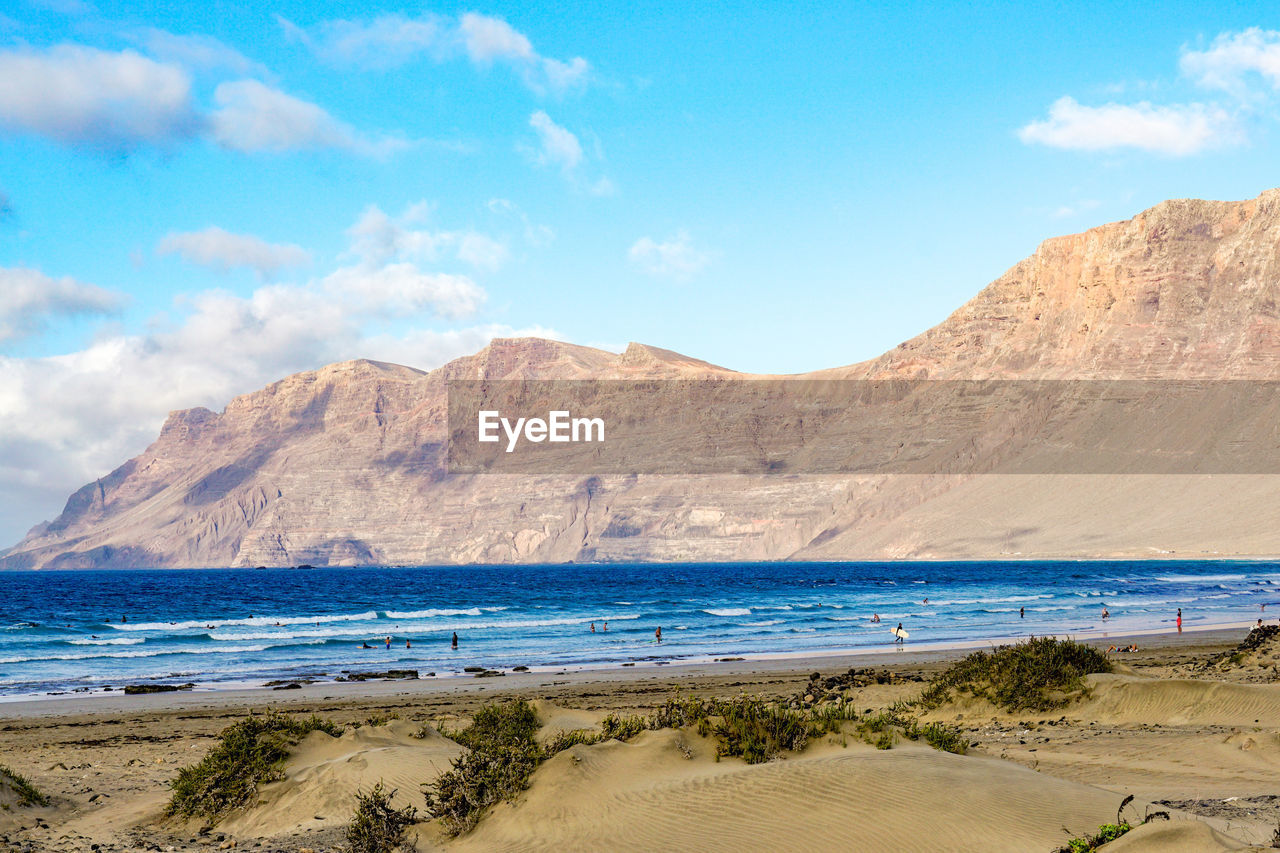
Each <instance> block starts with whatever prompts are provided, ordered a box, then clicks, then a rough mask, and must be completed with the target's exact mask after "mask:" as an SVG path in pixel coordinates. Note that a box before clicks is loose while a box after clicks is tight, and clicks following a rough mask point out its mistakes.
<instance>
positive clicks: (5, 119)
mask: <svg viewBox="0 0 1280 853" xmlns="http://www.w3.org/2000/svg"><path fill="white" fill-rule="evenodd" d="M1277 29H1280V20H1277V19H1276V16H1275V14H1274V12H1273V11H1272V10H1270V9H1269V8H1268V7H1265V6H1261V5H1259V4H1238V3H1233V4H1205V3H1195V4H1191V3H1186V4H1170V3H1160V4H1154V3H1151V4H1135V3H1123V4H1119V3H1117V4H1093V5H1090V6H1080V7H1075V8H1066V7H1063V6H1061V5H1058V4H1043V5H1038V6H1029V5H1028V4H1003V5H996V4H981V5H975V6H973V7H969V6H962V5H959V4H952V5H941V4H909V3H904V4H883V5H880V6H872V5H862V4H847V5H844V6H832V5H830V4H812V5H798V4H793V3H787V4H782V3H778V4H768V5H763V4H752V7H751V8H746V7H745V6H744V5H743V4H673V3H667V4H645V5H643V6H641V7H635V8H633V7H629V6H628V7H623V6H617V7H615V8H613V9H608V8H601V6H600V4H586V3H583V4H567V3H566V4H557V5H556V6H555V7H554V8H551V9H548V8H547V7H541V8H537V7H534V6H531V5H530V4H514V3H486V4H484V5H463V6H444V5H440V6H435V5H415V6H396V5H386V6H383V5H365V4H357V3H323V2H306V3H302V2H282V3H274V4H155V5H150V4H143V3H108V2H96V3H91V2H87V0H43V2H22V0H18V2H16V3H10V4H7V5H6V6H5V7H4V9H3V12H0V193H3V201H4V203H3V205H2V208H3V212H2V213H0V508H2V509H4V510H5V511H4V512H3V513H0V515H3V516H4V519H5V520H4V521H0V542H3V543H7V542H10V541H13V540H15V539H16V538H17V537H18V536H19V535H20V534H21V533H22V532H23V531H24V530H25V529H26V527H28V526H30V524H32V523H34V522H36V521H39V520H40V519H41V518H48V517H51V516H52V515H54V514H56V512H57V511H58V510H59V509H60V508H61V504H62V502H63V501H64V500H65V497H66V495H67V494H68V493H69V492H70V491H71V490H72V489H74V488H76V487H77V486H79V485H80V484H82V483H83V482H85V481H87V480H88V479H90V478H92V477H95V476H99V475H101V474H103V473H105V472H106V471H108V470H110V469H111V468H112V467H114V466H115V465H116V464H118V463H120V462H121V461H123V460H124V459H125V458H127V457H128V456H131V455H133V454H136V453H137V452H139V451H140V450H141V449H142V448H143V447H145V446H146V444H147V443H148V442H149V441H150V440H151V439H152V438H153V437H154V435H155V432H156V430H157V428H158V427H159V425H160V423H161V422H162V421H163V419H164V416H165V414H166V413H167V412H168V411H169V410H170V409H173V408H185V407H189V406H194V405H206V406H210V407H212V408H221V406H222V405H224V404H225V403H226V401H227V399H229V397H230V396H232V395H234V394H236V393H242V392H245V391H250V390H254V389H256V388H258V387H260V386H261V385H263V384H265V383H266V382H268V381H271V380H274V379H276V378H279V377H280V376H283V375H285V374H287V373H289V372H293V371H296V370H302V369H307V368H312V367H317V366H320V365H321V364H324V363H327V362H331V361H336V360H341V359H345V358H351V357H357V356H366V357H372V358H380V359H386V360H392V361H399V362H402V363H407V364H412V365H414V366H418V367H424V368H429V367H435V366H438V365H439V364H441V363H443V362H444V361H446V360H448V359H449V358H453V357H456V356H458V355H462V354H466V353H468V352H473V351H475V350H477V349H479V348H480V347H481V346H483V345H484V343H485V342H486V341H487V340H488V339H489V338H490V337H492V336H494V335H512V334H543V335H550V336H556V337H560V338H564V339H566V340H571V341H574V342H576V343H583V344H591V345H599V346H605V347H610V348H620V347H622V346H624V345H625V344H626V342H628V341H632V340H637V341H642V342H645V343H650V344H655V345H658V346H663V347H668V348H671V349H675V350H678V351H681V352H684V353H687V354H689V355H693V356H697V357H700V358H705V359H708V360H710V361H713V362H716V363H720V364H723V365H726V366H729V367H734V368H738V369H742V370H749V371H757V372H796V371H802V370H810V369H816V368H821V367H830V366H835V365H840V364H848V363H852V362H856V361H859V360H862V359H865V358H870V357H872V356H875V355H877V354H879V353H880V352H882V351H884V350H886V349H888V348H890V347H892V346H893V345H895V344H897V343H898V342H900V341H901V340H903V339H905V338H908V337H910V336H912V335H914V334H916V333H918V332H920V331H922V330H923V329H925V328H927V327H928V326H930V325H932V324H934V323H936V322H938V321H939V320H941V319H942V318H943V317H945V316H946V315H947V314H948V313H949V312H950V311H951V310H953V309H954V308H955V307H957V306H958V305H960V304H961V303H962V302H964V301H965V300H966V299H968V298H969V297H970V296H972V295H973V294H974V293H976V292H977V291H978V290H979V289H980V288H981V287H982V286H983V285H985V284H986V283H988V282H989V281H990V280H992V279H994V278H995V277H997V276H998V275H999V274H1000V273H1001V272H1003V271H1004V270H1005V269H1007V268H1008V267H1010V266H1012V265H1013V264H1014V263H1015V262H1017V261H1018V260H1019V259H1020V258H1022V257H1024V256H1026V255H1027V254H1029V253H1030V252H1031V251H1033V250H1034V248H1035V246H1036V244H1037V243H1038V242H1039V241H1040V240H1042V239H1044V238H1046V237H1049V236H1052V235H1055V234H1061V233H1069V232H1074V231H1079V230H1083V229H1085V228H1087V227H1089V226H1091V225H1094V224H1097V223H1100V222H1105V221H1109V220H1115V219H1120V218H1126V217H1129V216H1132V215H1133V214H1134V213H1136V212H1138V211H1139V210H1142V209H1143V208H1145V207H1148V206H1150V205H1152V204H1155V203H1156V202H1158V201H1160V200H1162V199H1165V198H1171V197H1188V196H1191V197H1207V198H1226V199H1233V198H1247V197H1252V196H1254V195H1257V194H1258V193H1259V192H1260V191H1262V190H1263V189H1267V188H1269V187H1273V186H1276V185H1278V184H1280V174H1278V172H1280V166H1278V165H1277V164H1278V163H1280V160H1278V158H1277V156H1276V155H1277V153H1280V151H1278V147H1277V142H1276V132H1277V122H1276V115H1277V106H1278V104H1277V88H1278V87H1280V33H1277V32H1276V31H1275V30H1277Z"/></svg>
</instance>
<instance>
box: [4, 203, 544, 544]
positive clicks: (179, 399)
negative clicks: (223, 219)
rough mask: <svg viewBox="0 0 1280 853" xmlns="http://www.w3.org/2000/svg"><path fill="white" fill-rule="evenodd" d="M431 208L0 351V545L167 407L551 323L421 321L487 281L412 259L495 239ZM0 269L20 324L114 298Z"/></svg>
mask: <svg viewBox="0 0 1280 853" xmlns="http://www.w3.org/2000/svg"><path fill="white" fill-rule="evenodd" d="M429 214H430V211H429V209H428V207H427V206H426V205H425V204H418V205H413V206H411V207H410V208H408V209H407V210H406V211H405V212H404V213H403V214H402V215H401V216H400V217H398V218H397V219H392V218H390V217H387V216H385V214H382V213H381V211H380V210H378V209H377V208H370V209H369V210H367V211H365V213H364V214H363V215H362V216H361V217H360V219H359V221H358V222H357V223H356V226H354V227H353V228H352V229H351V232H350V238H351V241H352V245H351V249H350V251H349V252H348V255H347V261H349V263H347V265H345V266H341V267H339V268H337V269H334V270H332V271H330V272H328V273H327V274H326V275H323V276H321V277H318V278H316V279H313V280H311V281H309V282H306V283H303V284H267V285H262V286H259V287H258V288H257V289H255V290H254V291H253V292H252V293H250V294H249V295H247V296H240V295H237V294H234V293H230V292H227V291H225V290H206V291H201V292H198V293H196V294H194V295H191V296H189V297H185V298H182V299H179V300H178V303H177V306H176V307H177V309H178V311H177V315H178V316H177V319H175V320H172V321H170V320H163V319H161V320H156V321H155V322H154V323H153V325H152V327H151V328H150V330H149V331H148V332H146V333H144V334H136V335H125V334H102V335H99V337H98V338H97V339H95V341H94V343H93V344H92V345H90V346H89V347H87V348H86V349H84V350H81V351H79V352H74V353H70V354H67V355H60V356H54V357H47V358H6V357H3V356H0V500H3V501H6V503H5V505H6V506H14V507H18V506H21V507H22V510H23V511H22V512H21V513H10V514H8V515H6V516H4V517H3V518H0V547H3V546H4V545H6V544H8V542H6V541H3V540H5V539H7V540H9V541H16V539H17V538H18V537H19V536H20V535H21V534H22V533H23V532H25V529H26V528H27V527H29V526H30V525H31V524H34V523H35V522H36V521H38V520H39V519H40V518H50V517H52V516H54V515H56V514H57V512H58V510H59V509H60V508H61V506H62V502H63V501H65V499H66V497H67V495H69V494H70V493H71V492H72V491H73V490H75V489H76V488H78V487H80V486H81V485H83V484H84V483H85V482H88V481H90V480H91V479H93V478H95V477H100V476H102V475H103V474H105V473H106V472H107V471H109V470H111V469H112V468H113V467H115V466H116V465H119V464H120V463H122V462H123V461H125V460H126V459H128V458H129V457H130V456H133V455H135V454H137V453H138V452H140V451H141V450H142V449H143V448H144V447H146V446H147V444H149V443H150V442H151V441H153V440H154V439H155V435H156V432H157V430H158V429H159V427H160V425H161V423H163V421H164V418H165V415H166V413H168V412H169V411H170V410H173V409H179V408H190V407H193V406H207V407H209V408H212V409H220V408H221V407H222V406H224V405H225V404H226V402H227V401H228V399H229V398H230V397H231V396H233V395H234V394H239V393H244V392H247V391H252V390H255V389H257V388H260V387H262V386H263V385H265V384H266V383H268V382H272V381H274V380H277V379H279V378H281V377H283V376H286V375H288V374H290V373H295V372H297V371H300V370H309V369H314V368H316V367H319V366H321V365H324V364H329V363H332V362H336V361H343V360H346V359H351V358H374V359H379V360H384V361H393V362H398V363H401V364H409V365H411V366H414V367H419V368H431V367H436V366H439V365H440V364H443V363H444V362H446V361H448V360H450V359H453V358H456V357H458V356H462V355H466V354H469V353H473V352H475V351H476V350H478V349H480V348H481V347H483V346H484V345H485V344H486V343H488V341H489V340H490V339H492V338H494V337H511V336H521V335H539V336H543V337H559V336H558V335H557V334H556V333H555V332H554V331H552V330H548V329H543V328H537V327H534V328H525V329H516V328H511V327H509V326H505V325H494V324H484V323H480V324H474V325H469V326H462V327H455V328H448V327H446V328H443V329H433V328H431V327H430V325H429V323H430V322H431V320H432V318H445V319H446V320H456V319H457V318H461V317H466V316H469V315H473V314H475V312H477V311H478V310H479V309H480V307H481V306H482V305H483V304H484V302H485V299H486V294H485V292H484V290H483V288H481V287H480V285H478V284H477V283H476V282H475V281H473V280H472V279H471V278H470V277H469V276H466V275H460V274H456V273H445V272H438V271H432V270H427V269H423V268H421V267H420V266H419V262H420V261H422V260H425V259H427V258H428V257H440V258H444V257H446V256H447V257H449V258H454V259H457V260H460V261H461V262H463V263H470V262H476V263H479V262H480V259H481V258H486V257H487V256H488V254H489V253H494V252H497V251H498V250H497V249H495V248H494V246H497V245H500V244H499V243H498V242H497V241H496V240H492V238H488V237H486V235H482V234H479V233H478V232H472V231H465V230H460V231H438V232H428V231H426V230H425V229H420V228H419V229H415V228H414V227H413V226H415V225H417V224H421V223H422V222H423V221H424V220H426V219H427V218H428V217H429ZM423 235H429V236H430V239H427V237H425V236H423ZM232 236H233V237H234V236H236V235H232ZM486 240H489V241H491V242H492V244H493V245H489V244H488V243H486V242H485V241H486ZM268 245H269V244H268ZM477 247H479V248H477ZM501 251H502V252H503V253H505V247H503V248H502V250H501ZM464 254H470V255H474V257H472V259H471V261H468V260H467V259H466V258H462V257H460V256H461V255H464ZM237 257H240V256H237ZM486 262H487V261H486ZM4 276H10V277H8V278H6V277H4ZM4 276H0V328H8V327H10V326H11V327H12V328H16V329H20V330H21V329H32V328H35V327H37V326H38V325H39V323H40V322H41V319H42V318H43V317H47V316H51V315H54V314H57V313H74V312H77V311H101V310H109V309H110V308H111V307H114V304H115V299H114V297H112V296H111V295H110V294H107V293H106V292H105V291H100V290H98V289H96V288H90V287H88V286H87V285H80V284H78V283H76V282H73V281H71V280H69V279H64V280H62V282H55V281H53V280H52V279H49V278H48V277H46V276H43V275H42V274H40V273H38V272H34V271H29V270H28V271H8V272H6V273H5V274H4ZM19 285H21V286H19ZM17 294H26V295H25V296H22V297H21V298H19V297H18V296H17ZM6 324H8V325H6ZM406 324H408V325H409V326H410V328H408V329H407V330H406V329H405V325H406ZM19 528H21V529H19Z"/></svg>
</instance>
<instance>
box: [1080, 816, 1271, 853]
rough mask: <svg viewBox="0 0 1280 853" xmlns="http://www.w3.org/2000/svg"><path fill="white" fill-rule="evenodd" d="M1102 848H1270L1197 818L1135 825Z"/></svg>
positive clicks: (1160, 852)
mask: <svg viewBox="0 0 1280 853" xmlns="http://www.w3.org/2000/svg"><path fill="white" fill-rule="evenodd" d="M1102 849H1103V850H1105V851H1106V853H1219V851H1227V850H1256V851H1262V850H1268V849H1274V848H1266V847H1253V846H1250V845H1248V844H1244V843H1242V842H1239V841H1236V840H1235V839H1233V838H1230V837H1228V836H1226V835H1223V834H1222V833H1220V832H1218V831H1217V830H1215V829H1213V828H1212V827H1211V826H1209V825H1208V824H1206V823H1202V822H1200V821H1198V820H1173V821H1170V822H1168V823H1165V822H1163V821H1157V822H1154V823H1149V824H1147V825H1146V826H1139V827H1137V828H1136V829H1134V830H1132V831H1130V832H1128V833H1126V834H1125V835H1123V836H1122V837H1120V838H1119V839H1117V840H1115V841H1113V842H1111V843H1110V844H1108V845H1106V846H1105V847H1103V848H1102Z"/></svg>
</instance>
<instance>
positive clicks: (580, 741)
mask: <svg viewBox="0 0 1280 853" xmlns="http://www.w3.org/2000/svg"><path fill="white" fill-rule="evenodd" d="M602 740H607V738H604V737H602V736H601V734H600V732H593V731H591V730H590V729H570V730H568V731H561V732H556V733H555V735H554V736H553V737H552V738H551V739H549V740H548V741H547V742H546V743H545V744H543V745H542V749H543V750H544V751H545V752H546V754H547V757H548V758H550V757H551V756H553V755H555V754H557V753H560V752H564V751H565V750H566V749H568V748H569V747H571V746H578V745H584V746H591V745H592V744H597V743H599V742H600V741H602Z"/></svg>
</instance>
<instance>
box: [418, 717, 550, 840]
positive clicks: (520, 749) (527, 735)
mask: <svg viewBox="0 0 1280 853" xmlns="http://www.w3.org/2000/svg"><path fill="white" fill-rule="evenodd" d="M537 731H538V715H537V714H536V713H535V712H534V710H533V706H532V705H530V704H529V703H528V702H526V701H524V700H523V699H515V700H512V701H509V702H501V703H493V704H489V705H485V706H484V707H482V708H481V709H480V710H479V711H477V712H476V715H475V719H474V720H473V721H472V723H471V725H470V726H469V727H467V728H466V729H464V730H463V731H461V732H455V733H449V734H448V737H450V738H452V739H453V740H455V741H457V742H458V743H459V744H461V745H462V746H465V747H466V748H467V751H466V752H465V753H463V754H462V755H460V756H458V757H457V758H455V759H454V760H453V761H452V763H451V766H450V769H449V770H447V771H445V772H444V773H442V774H440V776H439V777H438V778H437V779H436V780H435V781H434V782H431V783H427V784H426V785H425V787H426V790H425V791H424V792H423V795H424V796H425V798H426V801H427V813H428V814H430V815H431V816H432V817H435V818H440V820H441V822H442V823H443V824H444V829H445V832H446V833H448V834H449V835H461V834H462V833H464V832H466V831H467V830H469V829H471V828H472V827H473V826H475V825H476V823H477V822H478V821H479V820H480V817H481V816H482V815H483V814H484V811H485V809H487V808H489V807H490V806H492V805H495V804H496V803H499V802H502V801H503V800H509V799H511V798H512V797H514V796H516V795H517V794H519V793H520V792H521V791H523V790H525V789H526V788H528V787H529V776H530V775H531V774H532V773H533V771H534V770H535V769H537V767H538V765H539V764H540V763H542V761H543V760H544V759H545V758H546V757H547V755H548V753H547V752H546V751H545V750H544V749H543V748H542V747H541V746H539V745H538V743H537V741H535V740H534V734H535V733H536V732H537Z"/></svg>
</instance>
